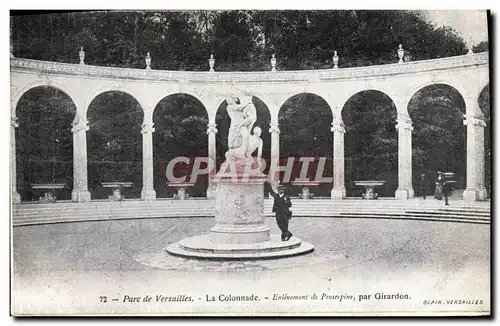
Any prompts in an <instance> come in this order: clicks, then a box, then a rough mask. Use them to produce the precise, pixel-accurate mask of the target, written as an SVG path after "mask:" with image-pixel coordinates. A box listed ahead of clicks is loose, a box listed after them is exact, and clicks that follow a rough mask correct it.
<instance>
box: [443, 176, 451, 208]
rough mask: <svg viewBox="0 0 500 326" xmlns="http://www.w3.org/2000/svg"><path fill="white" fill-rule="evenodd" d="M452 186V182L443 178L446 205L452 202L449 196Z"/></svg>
mask: <svg viewBox="0 0 500 326" xmlns="http://www.w3.org/2000/svg"><path fill="white" fill-rule="evenodd" d="M450 186H451V183H450V182H448V181H447V180H446V179H444V178H443V195H444V204H445V205H446V206H449V205H450V203H449V202H448V196H449V194H450Z"/></svg>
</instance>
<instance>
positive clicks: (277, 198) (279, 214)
mask: <svg viewBox="0 0 500 326" xmlns="http://www.w3.org/2000/svg"><path fill="white" fill-rule="evenodd" d="M268 184H269V183H268ZM269 194H270V195H271V196H273V198H274V205H273V213H275V214H276V223H278V227H279V228H280V230H281V240H282V241H288V240H290V238H291V237H292V236H293V234H292V233H291V232H290V231H288V222H289V220H290V219H291V218H292V212H291V211H290V207H292V202H291V201H290V197H289V196H288V195H286V194H285V187H284V186H278V192H276V191H274V190H273V188H272V186H270V185H269Z"/></svg>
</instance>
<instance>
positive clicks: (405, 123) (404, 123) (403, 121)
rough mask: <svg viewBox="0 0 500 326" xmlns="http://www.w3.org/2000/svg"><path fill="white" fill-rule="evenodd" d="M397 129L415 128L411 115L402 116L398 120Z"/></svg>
mask: <svg viewBox="0 0 500 326" xmlns="http://www.w3.org/2000/svg"><path fill="white" fill-rule="evenodd" d="M396 129H406V130H410V131H412V130H413V123H412V121H411V119H410V117H401V118H399V119H397V120H396Z"/></svg>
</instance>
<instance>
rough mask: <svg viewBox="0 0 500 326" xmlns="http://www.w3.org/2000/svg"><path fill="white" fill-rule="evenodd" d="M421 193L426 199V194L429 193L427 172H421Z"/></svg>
mask: <svg viewBox="0 0 500 326" xmlns="http://www.w3.org/2000/svg"><path fill="white" fill-rule="evenodd" d="M420 193H421V194H422V197H423V198H424V199H425V196H426V195H427V178H426V176H425V173H422V174H420Z"/></svg>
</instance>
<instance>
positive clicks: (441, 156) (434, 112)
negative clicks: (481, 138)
mask: <svg viewBox="0 0 500 326" xmlns="http://www.w3.org/2000/svg"><path fill="white" fill-rule="evenodd" d="M443 89H444V91H443ZM466 104H467V103H466V101H465V98H464V96H463V93H460V90H459V89H457V88H455V87H454V86H453V85H450V84H449V83H446V82H445V83H439V82H433V83H426V84H425V86H423V87H421V88H419V89H418V91H417V92H415V93H414V94H413V96H412V97H411V98H410V100H409V101H408V107H407V110H408V114H409V116H410V118H411V120H412V122H413V131H412V174H413V175H412V180H413V183H414V184H416V185H419V187H418V188H417V189H416V195H417V196H422V195H423V193H422V192H423V191H426V193H427V195H431V194H432V191H434V189H435V187H434V184H433V181H435V179H436V178H437V174H436V173H437V171H444V172H453V173H455V178H456V181H457V182H458V183H457V184H455V186H454V188H456V189H463V188H465V181H466V173H467V170H466V161H467V160H466V147H467V129H466V127H465V126H464V125H463V118H464V114H465V113H466V110H467V108H466ZM421 174H423V175H424V176H425V178H424V179H425V182H427V183H426V184H425V185H424V186H425V187H426V188H427V190H425V188H423V186H422V182H423V180H421Z"/></svg>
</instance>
